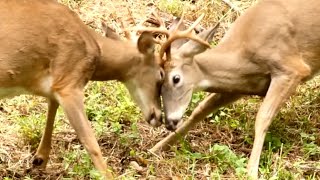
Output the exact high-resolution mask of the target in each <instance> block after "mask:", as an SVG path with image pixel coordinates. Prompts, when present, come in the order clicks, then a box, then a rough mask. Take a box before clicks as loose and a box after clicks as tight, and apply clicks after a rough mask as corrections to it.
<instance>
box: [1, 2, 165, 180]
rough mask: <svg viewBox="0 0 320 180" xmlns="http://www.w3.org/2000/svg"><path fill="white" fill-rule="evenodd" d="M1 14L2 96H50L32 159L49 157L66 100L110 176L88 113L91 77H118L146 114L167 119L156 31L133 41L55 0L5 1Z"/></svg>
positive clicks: (39, 161) (154, 121) (41, 163)
mask: <svg viewBox="0 0 320 180" xmlns="http://www.w3.org/2000/svg"><path fill="white" fill-rule="evenodd" d="M59 15H60V16H59ZM61 15H63V16H61ZM0 19H1V22H0V24H1V26H0V42H1V46H0V98H5V97H10V96H15V95H19V94H34V95H39V96H44V97H46V98H47V99H48V109H49V110H48V114H47V123H46V128H45V131H44V134H43V137H42V139H41V143H40V145H39V147H38V149H37V152H36V154H35V158H34V161H33V164H34V165H35V166H38V167H42V168H44V167H45V166H46V164H47V161H48V158H49V152H50V148H51V136H52V131H53V123H54V118H55V115H56V111H57V108H58V106H61V107H62V109H63V110H64V112H65V114H66V115H67V117H68V119H69V121H70V124H71V126H72V127H73V128H74V129H75V131H76V134H77V136H78V138H79V139H80V141H81V143H82V144H83V146H84V147H85V149H86V150H87V151H88V153H89V155H90V157H91V159H92V161H93V163H94V165H95V167H96V169H98V170H99V171H101V172H103V173H104V174H105V175H106V177H107V178H108V179H111V178H112V174H111V173H110V172H108V171H107V165H106V163H105V162H104V160H103V157H102V154H101V150H100V148H99V145H98V143H97V140H96V138H95V136H94V133H93V131H92V129H91V128H90V124H89V122H88V120H87V117H86V115H85V111H84V104H83V100H84V93H83V89H84V87H85V85H86V84H87V82H88V81H107V80H119V81H121V82H123V83H124V84H125V85H126V86H127V88H128V89H129V92H130V94H131V95H132V96H133V98H134V99H135V100H136V102H137V104H138V105H139V106H140V108H141V110H142V113H143V114H144V118H145V119H146V120H147V121H148V122H149V123H150V124H151V125H153V126H159V125H161V123H162V121H161V110H160V84H161V82H162V79H163V71H162V68H161V67H160V66H159V64H158V63H157V61H156V59H157V57H158V56H155V54H154V39H153V36H152V34H151V33H147V32H145V33H142V34H141V36H140V37H139V39H138V42H137V43H136V44H134V43H131V42H127V41H122V40H119V39H120V38H119V37H118V36H117V35H116V34H115V33H113V32H112V31H110V29H108V28H107V27H106V26H105V27H104V29H105V35H107V37H103V36H101V35H99V34H98V33H96V32H95V31H94V30H92V29H89V28H88V27H87V26H86V25H85V24H84V23H83V22H82V21H81V20H80V18H79V17H78V16H77V15H76V14H75V13H74V12H72V11H71V10H69V9H68V8H67V7H65V6H63V5H61V4H59V3H57V2H55V1H38V0H29V1H20V0H10V1H1V2H0Z"/></svg>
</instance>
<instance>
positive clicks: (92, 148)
mask: <svg viewBox="0 0 320 180" xmlns="http://www.w3.org/2000/svg"><path fill="white" fill-rule="evenodd" d="M56 96H57V99H58V102H59V104H60V105H61V107H62V108H63V110H64V112H65V113H66V115H67V117H68V119H69V121H70V124H71V126H72V127H73V128H74V130H75V131H76V133H77V135H78V138H79V140H80V142H81V143H82V144H83V146H84V147H85V149H86V150H87V152H88V153H89V155H90V157H91V159H92V161H93V164H94V166H95V167H96V169H97V170H99V171H100V172H102V173H103V174H104V175H105V176H106V178H107V179H113V176H112V174H111V172H109V171H108V169H107V165H106V163H105V162H104V160H103V157H102V153H101V150H100V147H99V145H98V142H97V140H96V138H95V136H94V132H93V130H92V129H91V127H90V124H89V121H88V120H87V117H86V115H85V112H84V104H83V97H84V96H83V92H82V91H81V90H74V89H73V90H71V89H68V90H63V91H60V92H58V93H57V95H56Z"/></svg>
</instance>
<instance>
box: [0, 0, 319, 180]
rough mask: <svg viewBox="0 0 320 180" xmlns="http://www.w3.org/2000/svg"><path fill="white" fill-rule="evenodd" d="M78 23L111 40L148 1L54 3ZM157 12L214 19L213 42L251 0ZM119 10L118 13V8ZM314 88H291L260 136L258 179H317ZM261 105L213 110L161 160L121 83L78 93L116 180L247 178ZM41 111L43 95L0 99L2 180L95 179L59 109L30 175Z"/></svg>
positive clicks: (165, 2)
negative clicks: (107, 28)
mask: <svg viewBox="0 0 320 180" xmlns="http://www.w3.org/2000/svg"><path fill="white" fill-rule="evenodd" d="M61 2H62V3H64V4H66V5H67V6H69V7H70V8H72V9H74V10H75V11H76V12H77V13H78V14H79V15H80V16H81V18H82V19H83V21H84V22H85V23H86V24H88V25H89V26H91V27H92V28H95V29H96V30H97V31H99V28H100V22H101V21H102V20H103V21H106V22H107V23H108V24H109V25H111V26H112V27H113V28H114V29H116V31H117V32H118V33H119V34H122V32H121V29H120V28H119V22H120V21H121V20H125V18H124V17H126V11H118V9H119V7H122V8H123V7H131V9H133V16H134V17H135V18H136V19H138V20H141V19H143V17H144V15H145V14H146V12H148V11H149V10H150V7H149V6H147V5H148V3H149V2H147V1H141V4H139V3H135V2H134V1H132V0H128V1H126V2H125V1H93V0H88V1H80V0H78V1H76V0H61ZM155 2H156V5H157V7H159V9H160V10H162V11H164V12H167V13H172V14H177V15H179V14H181V13H182V11H183V10H184V11H186V12H187V14H188V15H187V17H186V18H187V19H189V20H194V19H196V17H197V16H198V15H199V14H201V13H203V12H205V13H206V17H205V19H204V21H203V22H202V25H203V26H204V27H209V26H210V25H212V24H215V23H216V22H218V21H221V28H220V30H219V33H218V34H217V36H216V38H217V39H219V38H221V37H222V35H223V34H224V32H225V31H226V30H227V29H228V28H229V27H230V24H231V23H232V22H233V21H234V20H235V18H236V17H237V16H238V15H239V14H241V13H242V12H243V10H245V9H246V8H247V7H249V6H250V5H251V4H252V3H254V1H250V0H242V1H231V2H233V5H235V6H236V7H237V11H235V10H232V9H230V7H229V6H228V5H227V4H225V3H224V2H223V1H221V0H213V1H205V0H198V1H197V3H196V4H193V3H192V2H181V1H178V0H159V1H155ZM123 9H124V8H123ZM319 83H320V79H319V78H316V79H314V80H312V81H310V82H308V83H306V84H305V85H302V86H300V87H299V88H298V91H297V93H296V95H295V96H293V97H292V98H290V100H289V101H288V102H287V103H286V104H285V106H284V107H283V108H282V109H281V112H280V113H279V115H278V116H277V117H276V118H275V119H274V121H273V123H272V125H271V127H270V129H269V132H268V134H267V137H266V141H265V145H264V150H263V153H262V156H261V162H260V169H259V171H260V174H261V177H262V178H263V179H319V178H320V163H319V162H320V161H319V160H320V131H319V128H320V122H319V114H318V113H317V110H318V109H319V94H320V91H319ZM205 96H206V93H198V94H195V95H194V97H193V99H192V103H191V105H190V107H189V109H188V111H187V113H186V116H188V115H190V113H191V112H192V109H193V108H194V107H195V106H196V105H197V103H198V102H199V101H200V100H202V99H203V98H204V97H205ZM260 103H261V99H260V98H259V97H256V96H252V97H246V98H244V99H241V100H239V101H238V102H236V103H234V104H232V105H229V106H227V107H223V108H221V109H220V110H219V111H218V112H216V113H215V114H211V115H210V116H208V117H207V119H206V120H205V121H203V122H201V123H199V124H198V125H197V126H196V127H195V128H194V129H193V130H191V131H190V132H189V134H188V135H187V136H186V137H182V138H181V142H180V143H179V144H177V145H175V146H172V147H171V150H170V151H167V152H163V153H161V154H160V155H157V156H156V155H153V154H150V153H149V152H148V149H149V148H151V147H152V146H153V145H154V144H155V143H157V142H158V141H160V140H161V139H162V138H163V137H165V136H166V135H167V134H168V133H169V132H168V131H166V130H165V129H164V127H161V128H157V129H152V128H151V127H150V126H149V125H148V124H147V123H146V122H144V121H142V120H141V113H140V110H139V109H138V108H137V107H136V105H135V104H134V103H133V102H132V100H131V98H130V97H129V94H128V92H127V90H126V89H125V87H124V86H123V85H121V84H120V83H117V82H114V81H110V82H106V83H101V82H90V83H89V84H88V86H87V88H86V99H85V104H86V113H87V115H88V118H89V120H90V122H91V124H92V127H93V128H94V130H95V133H96V136H97V138H98V141H99V144H100V147H101V149H102V151H103V155H104V157H105V159H106V161H107V162H108V164H109V165H111V166H112V171H113V172H115V173H116V174H118V175H119V178H118V179H124V180H127V179H129V180H130V179H186V180H189V179H190V180H191V179H245V177H244V176H243V173H244V171H245V166H246V163H247V161H248V157H249V154H250V150H251V148H252V143H253V127H254V119H255V115H256V112H257V109H258V107H259V104H260ZM46 109H47V105H46V102H45V100H44V99H43V98H38V97H34V96H19V97H15V98H12V99H3V100H1V101H0V123H1V124H2V126H0V139H1V140H0V178H1V179H6V180H9V179H100V178H101V177H100V175H99V174H98V173H97V172H96V171H95V169H94V168H93V165H92V163H91V160H90V158H89V156H88V154H87V153H86V151H85V150H84V149H83V147H82V146H81V144H80V142H79V141H78V139H77V137H76V135H75V132H74V130H73V129H72V128H71V127H70V125H69V123H68V121H67V119H66V118H65V116H64V114H63V113H62V111H61V109H59V111H58V114H57V117H56V122H55V130H54V135H53V145H52V146H53V147H52V151H51V154H50V161H49V163H48V166H47V169H46V171H41V172H38V171H35V170H30V168H31V167H32V163H31V161H32V156H33V155H34V153H35V151H36V147H37V146H38V144H39V141H40V138H41V135H42V133H43V129H44V128H43V127H44V123H45V114H46Z"/></svg>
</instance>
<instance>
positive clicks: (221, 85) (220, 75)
mask: <svg viewBox="0 0 320 180" xmlns="http://www.w3.org/2000/svg"><path fill="white" fill-rule="evenodd" d="M227 49H228V50H227ZM239 49H240V48H237V49H232V48H223V47H219V46H218V47H217V48H215V49H210V50H207V51H205V52H204V53H201V54H199V55H197V56H195V59H194V60H195V65H196V68H195V69H198V70H197V73H198V74H199V76H198V77H200V78H201V79H199V80H198V81H197V82H198V84H196V85H195V87H196V89H197V90H204V91H208V92H216V93H241V94H257V95H264V94H265V92H266V91H267V88H268V86H269V83H270V74H269V73H268V71H267V70H266V69H264V68H263V67H260V66H259V65H257V64H256V63H252V61H251V59H250V55H249V54H248V53H245V52H244V51H243V50H239Z"/></svg>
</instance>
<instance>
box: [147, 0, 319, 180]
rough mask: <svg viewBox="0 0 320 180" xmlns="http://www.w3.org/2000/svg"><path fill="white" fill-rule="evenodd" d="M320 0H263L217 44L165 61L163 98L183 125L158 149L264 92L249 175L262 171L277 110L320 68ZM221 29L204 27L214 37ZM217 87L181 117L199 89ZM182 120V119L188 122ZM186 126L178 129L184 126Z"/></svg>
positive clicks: (170, 120) (170, 124)
mask: <svg viewBox="0 0 320 180" xmlns="http://www.w3.org/2000/svg"><path fill="white" fill-rule="evenodd" d="M319 7H320V1H318V0H310V1H308V2H304V1H301V0H291V1H286V0H261V1H259V2H258V3H257V4H256V5H254V6H253V7H251V8H249V9H248V10H247V11H246V12H245V13H244V14H242V15H241V16H240V17H239V18H238V19H237V20H236V21H235V22H234V24H233V25H232V27H231V28H230V29H229V31H228V32H227V33H226V35H225V36H224V38H223V39H222V40H221V42H220V43H219V44H218V45H217V46H216V47H215V48H213V49H209V50H208V49H207V46H205V45H203V44H201V43H198V42H194V41H189V42H187V43H185V44H183V45H182V46H181V47H180V48H178V49H177V50H176V51H175V52H174V53H173V54H172V57H171V61H170V62H169V63H168V65H167V66H165V81H164V84H163V86H162V91H161V94H162V99H163V104H164V111H165V119H166V120H165V123H166V127H167V128H168V129H170V130H175V131H176V132H175V133H172V134H171V135H170V136H169V137H168V138H166V139H165V140H164V141H162V142H160V143H159V144H157V145H156V146H155V147H154V148H153V149H151V151H157V150H160V149H161V148H163V147H165V145H166V144H165V143H168V142H171V143H172V142H173V141H174V140H175V139H176V137H177V136H178V134H179V133H180V134H185V133H186V132H187V131H188V129H190V128H191V127H192V126H194V124H195V123H196V122H198V121H200V120H201V119H203V118H205V117H206V115H208V114H209V113H211V112H212V111H214V110H217V109H218V108H219V107H221V106H224V105H226V104H229V103H232V102H234V101H236V100H237V99H239V98H241V97H242V96H244V95H260V96H264V100H263V102H262V104H261V107H260V108H259V111H258V114H257V117H256V122H255V139H254V144H253V148H252V153H251V156H250V159H249V162H248V166H247V169H248V175H249V176H251V177H253V178H258V166H259V159H260V154H261V151H262V148H263V143H264V139H265V136H266V132H267V130H268V127H269V125H270V124H271V122H272V119H273V117H274V116H275V115H276V114H277V113H278V111H279V109H280V107H281V106H282V105H283V104H284V102H285V101H286V100H287V99H288V97H289V96H290V95H292V94H293V93H294V92H295V89H296V88H297V86H298V85H299V84H300V83H302V82H305V81H306V80H309V79H311V78H312V77H313V76H315V75H316V74H317V73H318V72H319V69H320V19H319V17H320V11H319ZM214 31H215V28H212V29H210V30H208V31H204V32H203V33H201V36H202V37H203V38H204V40H207V41H210V40H211V38H212V34H213V33H214ZM198 90H202V91H207V92H213V93H215V94H211V95H210V96H208V97H207V98H206V99H205V100H204V101H203V102H202V103H200V105H199V107H197V108H196V110H195V111H194V112H193V113H192V115H191V117H190V119H189V120H188V121H186V122H185V123H180V122H181V119H182V116H183V114H184V112H185V110H186V108H187V107H188V104H189V102H190V100H191V96H192V93H193V92H194V91H198ZM180 124H181V125H180ZM177 128H178V129H177Z"/></svg>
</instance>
